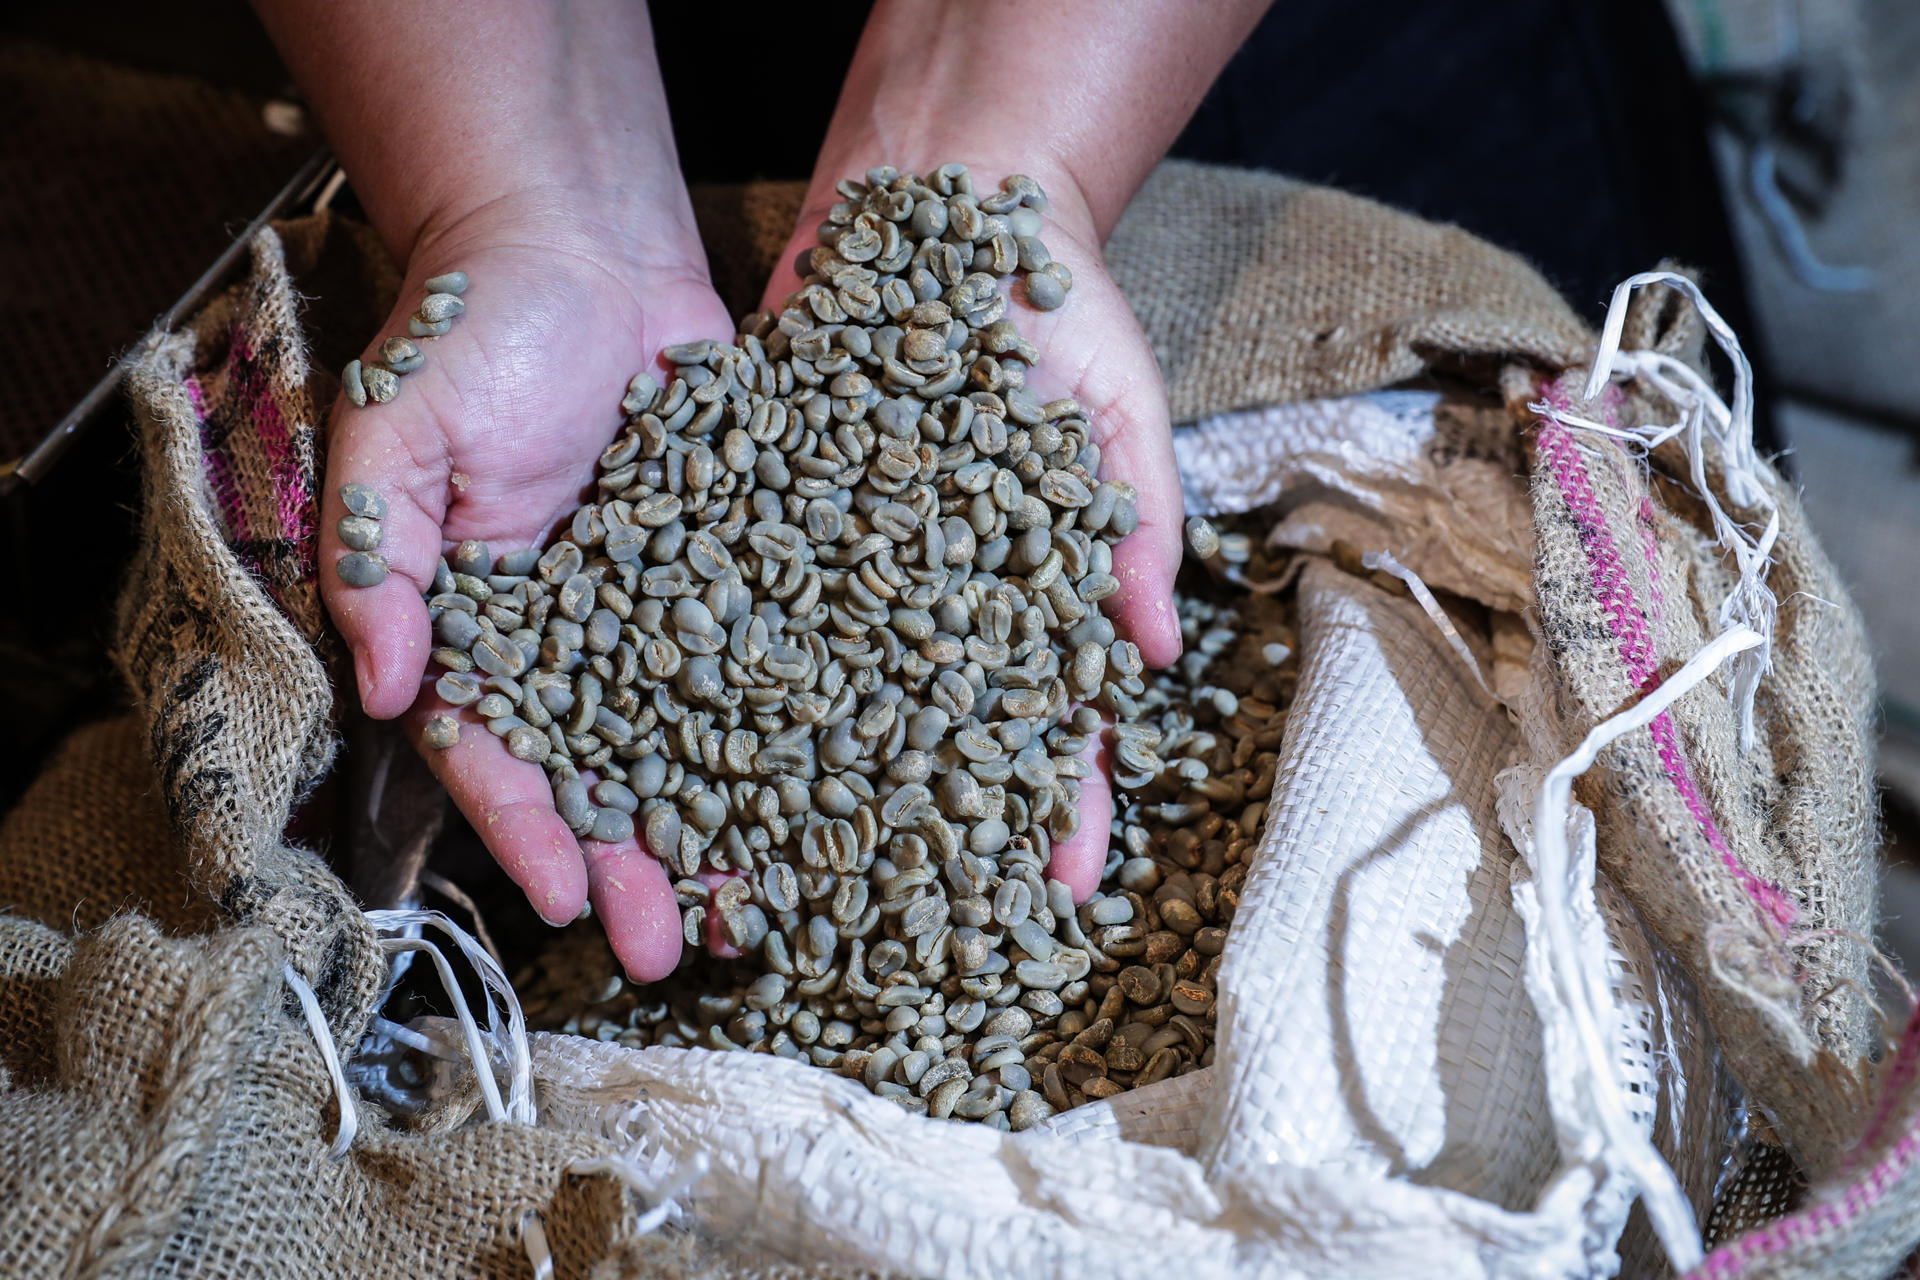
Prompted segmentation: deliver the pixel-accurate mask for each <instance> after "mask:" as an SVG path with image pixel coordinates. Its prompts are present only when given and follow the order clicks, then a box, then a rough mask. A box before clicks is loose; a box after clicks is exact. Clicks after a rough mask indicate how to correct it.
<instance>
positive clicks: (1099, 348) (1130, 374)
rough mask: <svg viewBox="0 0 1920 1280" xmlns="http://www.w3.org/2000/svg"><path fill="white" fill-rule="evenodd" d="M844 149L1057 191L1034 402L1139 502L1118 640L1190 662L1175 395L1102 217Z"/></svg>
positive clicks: (1062, 871) (1119, 563) (1078, 884)
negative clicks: (1103, 236) (1063, 288)
mask: <svg viewBox="0 0 1920 1280" xmlns="http://www.w3.org/2000/svg"><path fill="white" fill-rule="evenodd" d="M862 147H865V149H864V150H862V149H861V148H862ZM839 150H840V151H841V152H842V153H843V154H857V155H862V156H864V157H865V158H866V164H883V163H884V164H891V165H893V166H895V167H896V168H899V169H901V170H902V171H904V172H915V173H920V174H923V175H924V174H926V173H929V172H931V171H932V169H933V168H934V167H936V166H937V165H939V164H941V163H945V162H947V161H952V160H958V161H960V162H961V163H964V164H967V166H968V168H969V169H970V170H971V172H972V174H973V179H974V187H975V190H976V191H977V192H978V193H979V194H982V195H985V194H987V193H988V192H991V191H993V190H995V189H997V188H998V186H999V184H1000V182H1001V180H1002V179H1004V178H1006V177H1007V176H1009V175H1010V174H1012V173H1026V174H1027V175H1028V176H1030V177H1032V178H1034V179H1035V180H1036V181H1038V182H1039V184H1040V186H1041V188H1042V189H1043V190H1044V191H1045V192H1046V195H1047V201H1048V203H1047V208H1046V211H1045V213H1044V214H1043V215H1042V218H1043V221H1044V226H1043V228H1042V230H1041V232H1040V238H1041V240H1043V241H1044V242H1045V243H1046V246H1047V249H1048V251H1049V252H1050V253H1051V254H1052V255H1053V257H1054V259H1055V260H1056V261H1059V262H1062V263H1064V264H1066V266H1067V268H1068V269H1069V270H1070V271H1072V273H1073V288H1072V289H1071V290H1070V291H1069V292H1068V294H1067V301H1066V303H1065V305H1063V306H1061V307H1060V308H1058V309H1057V310H1054V311H1037V310H1034V309H1033V308H1032V307H1029V306H1027V305H1026V303H1025V302H1024V301H1023V300H1022V297H1021V290H1019V289H1013V290H1011V297H1010V300H1009V302H1010V305H1009V307H1008V310H1007V315H1008V318H1009V319H1011V320H1012V321H1013V322H1014V324H1015V325H1016V326H1017V327H1018V328H1019V330H1020V333H1021V336H1022V337H1024V338H1026V339H1027V340H1028V341H1029V342H1031V343H1033V344H1034V346H1035V347H1037V348H1038V349H1039V351H1040V360H1039V363H1038V364H1036V365H1035V366H1034V368H1033V370H1032V371H1031V373H1030V374H1029V376H1028V385H1029V386H1030V387H1031V388H1032V389H1033V391H1034V393H1035V395H1036V396H1038V398H1039V399H1040V400H1041V401H1043V402H1044V401H1047V400H1053V399H1056V398H1059V397H1062V396H1071V397H1073V398H1074V399H1076V400H1078V401H1079V402H1080V404H1081V405H1082V407H1083V408H1085V410H1086V412H1087V417H1088V421H1089V422H1091V423H1092V426H1093V431H1094V440H1095V442H1096V443H1097V444H1098V445H1099V446H1100V477H1101V478H1102V479H1104V480H1119V481H1125V482H1127V483H1129V484H1131V485H1132V486H1133V487H1134V489H1135V490H1136V491H1137V492H1138V495H1139V498H1138V511H1139V516H1140V524H1139V527H1138V528H1137V529H1135V530H1134V532H1133V533H1132V534H1130V535H1129V536H1128V537H1126V538H1125V539H1124V540H1122V541H1121V542H1120V543H1119V544H1118V545H1117V546H1116V547H1115V548H1114V554H1113V561H1114V570H1113V571H1114V576H1115V577H1117V578H1118V579H1119V580H1120V590H1119V592H1118V594H1116V595H1114V596H1113V597H1112V598H1111V599H1109V600H1108V601H1107V602H1105V604H1104V606H1103V607H1104V608H1105V610H1106V613H1107V616H1108V617H1109V618H1111V619H1112V620H1113V622H1114V625H1115V628H1116V630H1117V631H1118V632H1119V634H1120V635H1121V636H1122V637H1124V638H1126V639H1129V640H1131V641H1133V642H1134V644H1136V645H1138V646H1139V648H1140V655H1141V657H1142V659H1143V660H1144V661H1145V662H1146V664H1147V665H1148V666H1150V667H1162V666H1166V665H1167V664H1168V663H1170V662H1172V661H1173V660H1174V659H1176V658H1178V657H1179V656H1180V625H1179V620H1178V618H1176V617H1175V615H1174V611H1173V578H1174V574H1175V572H1176V571H1177V570H1178V569H1179V567H1180V554H1181V553H1180V524H1181V512H1182V506H1181V497H1180V479H1179V475H1178V472H1177V471H1176V469H1175V465H1174V458H1173V435H1172V429H1171V423H1170V421H1169V417H1168V410H1167V393H1166V387H1165V384H1164V383H1163V382H1162V381H1161V378H1160V369H1159V366H1158V364H1157V363H1155V361H1154V357H1153V351H1152V349H1151V348H1150V347H1149V346H1148V344H1147V338H1146V334H1145V333H1143V332H1142V331H1141V329H1140V322H1139V321H1138V320H1137V319H1135V317H1134V314H1133V310H1132V308H1131V307H1129V306H1128V305H1127V301H1126V299H1125V298H1124V297H1122V296H1121V294H1120V290H1119V287H1118V286H1117V285H1115V284H1114V282H1113V279H1112V277H1111V276H1109V275H1108V274H1107V271H1106V267H1105V264H1104V262H1103V261H1102V258H1101V253H1100V237H1099V234H1098V233H1097V231H1096V229H1095V226H1094V219H1093V215H1092V213H1091V211H1090V209H1089V206H1088V203H1087V201H1086V199H1085V198H1084V196H1083V195H1082V193H1081V192H1080V190H1079V188H1078V186H1077V185H1076V184H1075V183H1074V182H1073V180H1072V178H1071V176H1070V175H1068V174H1066V173H1065V172H1064V171H1054V172H1047V171H1046V170H1045V168H1044V167H1043V166H1040V165H1034V164H1028V165H1025V166H1024V167H1023V166H1021V165H1019V164H1017V163H1013V162H994V161H990V160H984V159H977V158H976V157H974V156H970V155H967V154H965V153H964V152H963V151H962V152H959V153H957V154H956V153H944V152H943V153H942V154H929V155H912V156H905V157H902V156H897V155H893V154H888V153H887V152H886V150H885V149H884V144H883V143H882V142H881V141H880V140H878V139H874V140H872V141H871V142H869V143H863V144H852V145H848V146H843V147H841V148H839ZM866 164H863V165H861V166H860V167H859V168H857V169H854V168H850V169H849V170H848V172H847V173H846V174H842V173H839V172H836V171H829V170H827V169H826V168H824V167H823V169H822V171H821V172H820V173H819V174H818V175H817V176H816V178H815V181H814V184H813V189H812V190H810V192H809V199H808V203H807V205H806V207H805V209H804V210H803V211H802V213H801V216H800V228H799V230H797V231H796V232H795V233H794V236H793V238H792V240H791V241H790V242H789V243H788V246H787V248H786V249H785V250H784V251H783V253H782V256H781V259H780V265H779V267H778V268H777V269H776V271H775V273H774V277H773V280H772V281H771V282H770V283H769V285H768V286H767V293H766V297H765V300H764V301H763V303H762V305H763V306H764V307H766V308H768V309H770V310H773V311H775V312H778V311H779V310H780V309H781V307H782V305H783V303H784V300H785V299H786V297H787V295H788V294H789V293H791V292H793V291H794V290H795V289H797V288H798V287H799V284H800V280H799V277H798V275H797V274H796V273H795V271H794V260H795V258H796V257H797V256H798V255H799V254H800V253H801V252H802V251H803V250H806V249H811V248H814V247H816V246H817V245H818V244H819V240H818V238H817V236H816V233H815V228H817V227H818V226H819V225H820V223H821V222H822V221H824V220H825V218H826V214H827V210H828V209H829V208H830V207H831V206H832V205H833V204H834V203H835V202H836V201H837V200H838V199H839V198H840V197H838V196H837V195H835V194H834V193H833V186H834V184H835V183H836V182H838V181H839V180H840V179H841V178H842V177H845V176H858V175H859V174H862V173H864V172H865V168H866ZM1104 748H1105V744H1104V743H1103V742H1101V741H1100V740H1099V738H1098V737H1096V739H1095V740H1094V742H1093V743H1092V744H1091V745H1090V746H1089V747H1088V757H1087V759H1088V763H1089V764H1090V765H1092V766H1093V768H1092V772H1091V773H1090V774H1089V776H1088V777H1086V778H1085V779H1083V780H1082V781H1081V784H1080V826H1079V829H1078V830H1077V831H1075V832H1074V834H1073V835H1072V836H1071V837H1069V838H1068V839H1066V840H1063V841H1060V842H1058V843H1056V844H1055V845H1053V858H1052V862H1051V863H1050V864H1049V866H1048V869H1047V874H1048V875H1049V876H1051V877H1052V878H1053V879H1056V880H1061V881H1064V882H1065V883H1066V884H1067V885H1069V886H1070V887H1071V888H1072V889H1073V893H1074V897H1075V899H1076V900H1084V899H1085V898H1086V897H1087V896H1088V895H1089V894H1091V893H1092V892H1093V890H1094V889H1095V888H1096V887H1097V886H1098V885H1099V882H1100V874H1101V871H1102V870H1103V869H1104V867H1105V865H1106V858H1107V846H1108V829H1109V826H1110V824H1111V822H1112V818H1113V801H1112V791H1111V785H1110V783H1109V781H1108V777H1107V771H1106V752H1105V749H1104Z"/></svg>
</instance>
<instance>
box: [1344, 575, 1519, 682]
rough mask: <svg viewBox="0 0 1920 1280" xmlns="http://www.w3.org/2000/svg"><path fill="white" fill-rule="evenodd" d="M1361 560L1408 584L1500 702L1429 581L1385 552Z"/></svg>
mask: <svg viewBox="0 0 1920 1280" xmlns="http://www.w3.org/2000/svg"><path fill="white" fill-rule="evenodd" d="M1360 563H1361V564H1363V565H1365V566H1366V567H1367V568H1369V569H1374V570H1377V571H1379V572H1381V573H1386V574H1391V575H1392V576H1393V577H1396V578H1398V579H1400V581H1402V582H1404V583H1406V584H1407V590H1408V591H1410V592H1412V593H1413V598H1414V600H1415V602H1416V603H1418V604H1419V606H1420V607H1421V608H1422V609H1424V610H1426V613H1427V616H1428V617H1429V618H1431V619H1433V625H1434V626H1436V627H1438V628H1439V629H1440V635H1441V636H1442V637H1443V638H1444V639H1445V640H1446V642H1447V643H1448V644H1449V645H1451V646H1452V647H1453V651H1454V652H1455V653H1457V654H1459V655H1460V660H1461V661H1462V662H1464V663H1466V664H1467V670H1468V671H1470V672H1472V673H1473V682H1474V683H1475V684H1477V685H1479V686H1480V689H1481V691H1482V692H1483V693H1485V694H1486V695H1487V696H1488V697H1489V698H1492V699H1493V700H1494V701H1495V702H1499V701H1500V695H1498V694H1496V693H1495V692H1494V691H1493V686H1492V685H1490V684H1488V683H1487V678H1486V676H1485V675H1483V674H1482V673H1481V671H1480V660H1479V659H1478V658H1476V657H1474V656H1473V650H1472V649H1470V648H1468V647H1467V641H1466V638H1465V637H1464V636H1462V635H1461V634H1460V631H1459V628H1457V627H1455V626H1454V625H1453V619H1452V618H1449V617H1448V616H1447V611H1446V610H1445V609H1442V608H1441V607H1440V602H1439V601H1438V600H1436V599H1435V598H1434V595H1433V592H1431V591H1429V590H1427V584H1426V583H1424V582H1422V581H1420V575H1419V574H1417V573H1415V572H1414V571H1413V570H1411V569H1409V568H1407V566H1405V565H1403V564H1401V563H1400V562H1399V561H1398V560H1396V559H1394V558H1393V556H1392V555H1391V554H1390V553H1389V552H1385V551H1369V552H1367V553H1366V554H1365V555H1363V556H1361V557H1360Z"/></svg>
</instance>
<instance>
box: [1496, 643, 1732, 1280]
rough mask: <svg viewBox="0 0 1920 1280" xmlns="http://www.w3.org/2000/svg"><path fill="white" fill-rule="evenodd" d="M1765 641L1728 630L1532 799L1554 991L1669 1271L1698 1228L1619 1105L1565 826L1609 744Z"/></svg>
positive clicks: (1614, 1149)
mask: <svg viewBox="0 0 1920 1280" xmlns="http://www.w3.org/2000/svg"><path fill="white" fill-rule="evenodd" d="M1765 643H1766V641H1765V638H1764V637H1762V636H1761V635H1760V634H1759V633H1758V632H1756V631H1753V630H1751V629H1750V628H1747V627H1734V628H1732V629H1731V630H1729V631H1727V632H1725V633H1723V634H1722V635H1720V636H1718V637H1717V638H1715V639H1714V640H1713V641H1712V642H1711V643H1709V644H1708V645H1706V647H1704V648H1702V649H1701V650H1700V651H1699V652H1698V653H1695V654H1694V655H1693V657H1692V658H1690V659H1688V661H1687V664H1686V665H1685V666H1683V667H1681V668H1680V669H1679V670H1678V671H1676V672H1674V673H1673V675H1671V676H1669V677H1668V678H1667V679H1666V680H1665V681H1663V682H1662V683H1661V685H1660V687H1659V688H1657V689H1655V690H1653V691H1652V692H1651V693H1649V694H1647V696H1646V697H1644V698H1642V699H1641V700H1640V701H1639V702H1637V703H1636V704H1634V705H1633V706H1632V707H1629V708H1628V709H1627V710H1625V711H1622V712H1621V713H1620V714H1618V715H1616V716H1614V717H1612V718H1611V719H1608V720H1603V721H1601V722H1600V723H1599V724H1597V725H1595V726H1594V727H1593V730H1592V731H1591V732H1590V733H1588V734H1587V736H1586V738H1585V740H1583V741H1582V742H1581V743H1580V746H1579V747H1578V748H1577V749H1575V751H1574V752H1573V754H1572V755H1569V756H1568V757H1567V758H1566V759H1564V760H1562V761H1560V763H1558V764H1556V765H1554V766H1553V768H1552V769H1550V770H1548V772H1547V776H1546V778H1545V779H1544V780H1543V781H1542V782H1541V784H1540V790H1539V793H1538V794H1537V795H1536V796H1535V797H1534V810H1533V856H1534V864H1535V867H1536V869H1537V871H1538V874H1539V879H1540V908H1541V910H1540V915H1541V919H1542V921H1543V922H1544V923H1545V925H1546V929H1547V944H1548V954H1549V956H1550V958H1551V963H1552V969H1553V976H1554V985H1555V986H1556V987H1557V988H1558V991H1559V994H1560V997H1561V999H1562V1001H1563V1002H1564V1003H1565V1005H1566V1007H1567V1009H1568V1010H1569V1011H1570V1012H1571V1013H1572V1016H1573V1026H1574V1031H1575V1034H1576V1036H1577V1037H1578V1040H1579V1046H1580V1051H1581V1053H1582V1055H1583V1057H1584V1058H1585V1059H1586V1068H1587V1072H1588V1075H1589V1079H1590V1080H1591V1081H1592V1082H1593V1087H1592V1088H1591V1089H1590V1090H1589V1091H1588V1092H1589V1096H1590V1097H1591V1099H1592V1101H1593V1106H1594V1111H1595V1113H1596V1118H1597V1119H1598V1121H1599V1124H1600V1130H1601V1135H1602V1139H1603V1141H1604V1142H1605V1144H1606V1146H1607V1148H1608V1150H1609V1152H1610V1154H1611V1156H1612V1157H1613V1161H1615V1162H1617V1164H1618V1166H1619V1168H1620V1170H1621V1172H1622V1173H1624V1174H1625V1176H1626V1177H1627V1178H1628V1179H1629V1180H1631V1181H1632V1182H1633V1183H1634V1185H1635V1186H1636V1187H1637V1188H1638V1189H1639V1192H1640V1195H1641V1197H1642V1202H1643V1203H1644V1205H1645V1206H1646V1210H1647V1217H1648V1218H1649V1220H1651V1222H1652V1223H1653V1229H1654V1231H1655V1233H1656V1234H1658V1235H1659V1237H1660V1243H1661V1245H1662V1246H1664V1247H1665V1249H1666V1251H1667V1257H1668V1258H1669V1259H1670V1260H1671V1261H1672V1263H1673V1267H1674V1270H1675V1271H1676V1272H1682V1273H1684V1272H1686V1271H1689V1270H1691V1269H1692V1268H1693V1267H1694V1266H1696V1265H1698V1263H1699V1262H1700V1259H1701V1257H1702V1250H1701V1245H1700V1228H1699V1224H1698V1223H1697V1222H1696V1221H1695V1220H1694V1216H1693V1206H1692V1205H1691V1204H1690V1203H1689V1202H1688V1200H1687V1196H1686V1193H1685V1192H1684V1191H1683V1190H1681V1188H1680V1182H1679V1179H1678V1178H1676V1177H1675V1176H1674V1172H1673V1169H1672V1168H1671V1167H1670V1166H1669V1165H1668V1164H1667V1162H1666V1160H1665V1159H1664V1158H1662V1156H1661V1155H1660V1152H1659V1151H1658V1150H1657V1149H1655V1147H1654V1145H1653V1142H1652V1141H1651V1139H1650V1138H1649V1137H1648V1136H1647V1135H1646V1134H1644V1133H1642V1132H1640V1130H1639V1128H1638V1126H1636V1125H1635V1124H1634V1122H1633V1121H1632V1119H1631V1118H1630V1117H1629V1116H1628V1115H1627V1113H1626V1111H1625V1109H1624V1108H1623V1107H1622V1106H1621V1103H1620V1085H1619V1081H1618V1080H1617V1079H1616V1078H1615V1076H1614V1072H1613V1059H1612V1056H1611V1054H1610V1053H1609V1051H1608V1049H1607V1046H1606V1041H1605V1039H1604V1038H1603V1036H1602V1033H1601V1030H1600V1016H1599V1011H1600V1010H1601V1009H1603V1008H1606V1007H1607V1006H1608V1005H1609V1003H1610V999H1609V996H1608V994H1607V993H1606V992H1604V991H1602V990H1600V989H1599V986H1600V984H1601V983H1603V982H1605V981H1606V975H1605V974H1603V973H1596V972H1591V971H1589V970H1588V968H1587V967H1586V966H1583V965H1581V964H1580V963H1579V961H1578V957H1579V955H1580V950H1579V945H1578V943H1577V941H1576V939H1575V936H1574V935H1575V928H1574V923H1573V909H1572V904H1571V895H1572V886H1573V868H1572V855H1571V853H1570V851H1569V847H1568V842H1567V825H1568V822H1569V820H1570V818H1571V814H1572V804H1573V780H1574V779H1575V778H1577V777H1579V776H1580V775H1581V774H1583V773H1585V772H1586V771H1587V770H1588V769H1589V768H1591V767H1592V766H1593V762H1594V760H1595V759H1597V758H1598V757H1599V755H1600V752H1601V751H1602V750H1604V749H1605V748H1606V747H1607V746H1608V745H1609V744H1610V743H1612V742H1614V741H1615V740H1616V739H1619V738H1621V737H1624V736H1625V735H1627V734H1629V733H1632V732H1633V731H1634V730H1636V729H1641V728H1644V727H1646V726H1647V725H1648V724H1650V723H1651V722H1652V721H1653V719H1654V718H1655V717H1656V716H1658V715H1659V714H1660V713H1661V712H1663V711H1665V710H1666V709H1667V708H1668V707H1670V706H1672V705H1673V703H1674V702H1675V701H1677V700H1678V699H1679V698H1680V696H1681V695H1682V694H1684V693H1686V692H1687V691H1688V690H1689V689H1692V688H1693V687H1694V686H1695V685H1697V684H1699V683H1700V682H1701V681H1703V680H1705V679H1706V678H1707V677H1708V676H1710V675H1712V674H1713V673H1714V671H1715V670H1717V669H1718V668H1719V666H1720V664H1721V663H1723V662H1725V661H1726V660H1727V659H1729V658H1734V657H1736V656H1737V655H1740V654H1744V653H1749V652H1751V651H1753V650H1754V649H1756V648H1759V647H1760V646H1762V645H1763V644H1765Z"/></svg>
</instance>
